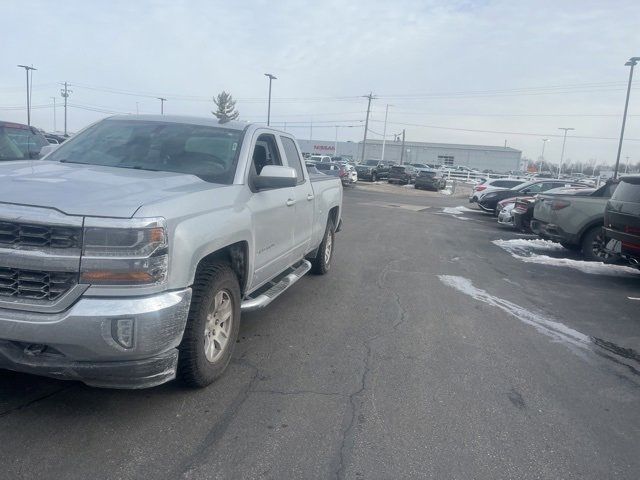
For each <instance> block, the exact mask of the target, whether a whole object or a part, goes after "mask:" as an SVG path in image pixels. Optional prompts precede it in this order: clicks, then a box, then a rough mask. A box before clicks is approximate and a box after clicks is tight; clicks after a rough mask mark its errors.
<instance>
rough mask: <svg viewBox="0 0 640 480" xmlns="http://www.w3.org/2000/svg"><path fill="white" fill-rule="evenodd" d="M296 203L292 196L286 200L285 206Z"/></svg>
mask: <svg viewBox="0 0 640 480" xmlns="http://www.w3.org/2000/svg"><path fill="white" fill-rule="evenodd" d="M295 204H296V201H295V200H294V199H293V198H289V199H288V200H287V207H292V206H294V205H295Z"/></svg>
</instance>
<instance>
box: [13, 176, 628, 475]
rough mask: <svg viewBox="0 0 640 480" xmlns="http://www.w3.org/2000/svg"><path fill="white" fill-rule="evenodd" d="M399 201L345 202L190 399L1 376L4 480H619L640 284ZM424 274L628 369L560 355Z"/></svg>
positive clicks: (188, 393)
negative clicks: (310, 269) (485, 296)
mask: <svg viewBox="0 0 640 480" xmlns="http://www.w3.org/2000/svg"><path fill="white" fill-rule="evenodd" d="M385 187H386V186H385ZM406 190H407V189H401V188H400V189H399V190H398V194H395V193H393V191H392V190H391V189H389V188H384V189H380V191H379V192H378V191H376V190H375V188H372V187H369V188H368V189H367V190H364V189H358V188H356V189H348V190H346V191H345V212H344V229H343V231H342V232H340V233H339V234H338V235H337V236H336V248H337V249H336V252H335V257H334V264H333V267H332V271H331V272H330V273H329V275H326V276H323V277H314V276H309V277H307V278H305V279H303V280H302V281H300V282H298V283H297V284H296V285H294V286H293V287H292V288H291V290H290V291H289V292H287V293H286V294H284V295H283V296H282V297H280V298H279V299H278V300H277V301H275V302H274V303H273V304H271V305H270V306H269V308H268V309H266V310H265V311H262V312H255V313H251V314H248V315H244V316H243V324H242V326H241V330H240V341H239V343H238V344H237V345H236V351H235V353H234V358H233V360H232V362H231V364H230V365H229V369H228V370H227V372H226V374H225V376H224V377H223V378H221V379H220V380H219V381H218V382H216V383H215V384H214V385H212V386H211V387H209V388H207V389H204V390H187V389H184V388H183V387H182V386H181V385H180V384H179V383H175V382H174V383H170V384H167V385H164V386H161V387H158V388H155V389H151V390H143V391H117V390H100V389H92V388H89V387H86V386H84V385H82V384H78V383H72V382H67V383H65V382H60V381H56V380H51V379H46V378H38V377H33V376H29V375H22V374H17V373H13V372H6V371H0V443H1V444H2V446H3V447H2V453H0V467H1V468H2V471H3V475H2V477H3V478H11V479H14V478H16V479H20V478H25V479H26V478H29V479H32V478H34V477H38V478H42V479H49V478H52V479H54V478H55V479H58V478H64V479H87V478H92V479H103V478H104V479H113V478H117V479H137V478H153V479H176V478H185V479H232V478H238V479H245V478H273V479H281V478H305V479H307V478H308V479H315V478H318V479H334V478H336V479H371V478H373V479H378V478H379V479H388V478H433V479H443V478H447V479H469V478H474V479H485V478H486V479H492V480H493V479H512V478H518V479H557V478H563V479H573V478H575V479H581V480H582V479H603V478H616V479H635V478H637V473H638V472H639V471H640V456H639V455H638V454H637V444H638V440H639V439H640V415H638V413H637V412H638V411H640V409H639V407H640V377H639V376H638V375H637V370H636V373H634V370H633V369H631V368H628V366H629V365H631V364H632V363H633V362H635V363H634V365H635V367H638V368H640V364H638V363H637V362H638V359H637V358H636V357H635V355H636V353H635V352H638V351H640V323H639V320H640V318H639V317H638V302H635V304H634V302H633V301H631V300H629V299H628V297H637V292H638V289H639V288H640V280H638V279H630V278H614V277H607V276H600V275H588V274H585V273H581V272H579V271H575V270H570V269H563V268H558V267H552V266H545V265H535V264H526V263H523V262H520V261H518V260H517V259H514V258H513V257H511V256H510V255H508V254H507V253H506V252H504V251H503V250H501V249H500V248H497V247H496V246H494V245H492V244H491V240H495V239H498V238H503V239H509V238H522V237H518V236H517V235H516V234H515V233H513V232H508V231H505V230H502V229H499V228H497V227H496V226H495V225H494V221H493V220H492V219H491V218H489V217H487V216H486V215H483V214H480V213H475V212H465V214H464V216H465V217H466V218H467V220H466V221H460V220H459V219H457V218H453V217H452V216H450V215H441V214H440V213H441V210H442V207H446V206H448V207H455V206H458V205H465V203H464V202H466V199H463V200H461V199H460V198H458V199H456V198H448V197H444V196H441V195H438V194H422V192H421V195H412V194H411V192H407V191H406ZM397 204H403V205H404V204H407V205H414V206H424V207H430V208H428V209H426V208H425V209H419V208H414V209H409V208H402V209H401V208H393V207H392V206H391V205H397ZM385 205H386V206H385ZM438 275H455V276H460V277H464V278H468V279H470V280H471V281H472V282H473V284H474V285H475V286H477V287H478V288H482V289H484V290H486V291H487V292H489V293H490V294H491V295H495V296H496V297H499V298H502V299H505V300H508V301H510V302H513V303H514V304H517V305H518V306H520V307H522V308H524V309H527V310H528V311H531V312H539V313H540V314H544V315H546V316H549V317H551V318H555V319H557V320H558V321H559V322H562V323H563V324H564V325H566V326H567V327H568V328H571V329H575V330H577V331H579V332H581V333H583V334H585V335H588V336H590V337H594V338H597V339H603V340H602V344H603V345H605V346H606V347H608V348H609V350H607V352H609V353H610V352H611V350H612V349H613V350H615V348H619V351H620V352H623V353H624V352H631V353H630V354H629V355H628V356H627V357H626V358H623V359H622V360H623V361H622V363H620V362H618V363H616V362H615V361H611V359H610V358H607V356H606V355H592V354H591V353H590V352H583V353H581V354H577V353H575V352H573V351H571V350H570V349H567V348H565V346H563V345H561V344H560V343H559V342H557V341H552V340H550V338H549V337H547V336H545V335H542V334H541V333H540V332H538V331H537V330H536V329H535V328H533V327H531V326H529V325H525V324H523V323H522V322H520V321H519V320H518V319H517V318H514V317H513V316H510V315H509V314H508V312H505V311H503V310H500V309H497V308H495V307H493V306H491V305H488V304H486V303H482V302H479V301H477V300H475V299H473V298H471V297H469V296H465V295H464V294H462V293H460V292H459V291H456V290H455V289H453V288H451V287H449V286H447V285H445V284H443V283H442V282H441V281H440V280H439V278H438ZM611 345H613V346H615V348H613V347H611ZM625 362H626V363H625Z"/></svg>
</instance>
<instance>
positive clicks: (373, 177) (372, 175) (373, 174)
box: [371, 172, 378, 182]
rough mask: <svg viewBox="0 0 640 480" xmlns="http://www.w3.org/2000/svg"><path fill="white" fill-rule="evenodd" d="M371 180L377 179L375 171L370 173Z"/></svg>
mask: <svg viewBox="0 0 640 480" xmlns="http://www.w3.org/2000/svg"><path fill="white" fill-rule="evenodd" d="M371 181H372V182H377V181H378V175H377V174H376V172H373V173H372V174H371Z"/></svg>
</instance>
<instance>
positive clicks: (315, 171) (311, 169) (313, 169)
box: [305, 162, 320, 174]
mask: <svg viewBox="0 0 640 480" xmlns="http://www.w3.org/2000/svg"><path fill="white" fill-rule="evenodd" d="M305 166H306V167H307V172H309V173H310V174H311V173H313V174H318V173H320V170H318V169H317V168H316V163H315V162H305Z"/></svg>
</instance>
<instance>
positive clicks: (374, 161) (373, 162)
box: [364, 160, 380, 167]
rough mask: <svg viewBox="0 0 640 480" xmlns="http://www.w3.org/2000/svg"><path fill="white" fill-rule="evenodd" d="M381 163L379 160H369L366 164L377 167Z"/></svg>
mask: <svg viewBox="0 0 640 480" xmlns="http://www.w3.org/2000/svg"><path fill="white" fill-rule="evenodd" d="M378 163H380V162H379V161H378V160H367V161H366V162H365V163H364V164H365V165H366V166H368V167H375V166H377V165H378Z"/></svg>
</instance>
